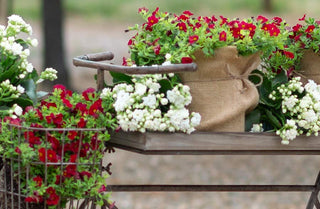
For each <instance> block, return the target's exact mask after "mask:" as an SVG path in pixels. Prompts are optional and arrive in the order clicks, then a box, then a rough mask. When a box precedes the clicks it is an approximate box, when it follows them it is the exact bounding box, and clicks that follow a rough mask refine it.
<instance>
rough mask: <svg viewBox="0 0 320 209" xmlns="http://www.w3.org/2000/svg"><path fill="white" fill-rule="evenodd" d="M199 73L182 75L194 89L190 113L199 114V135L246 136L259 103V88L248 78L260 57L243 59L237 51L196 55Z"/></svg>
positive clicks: (200, 52)
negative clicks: (248, 122)
mask: <svg viewBox="0 0 320 209" xmlns="http://www.w3.org/2000/svg"><path fill="white" fill-rule="evenodd" d="M195 57H196V63H197V66H198V70H197V71H196V72H191V73H190V72H186V73H181V74H180V76H181V79H182V81H183V83H184V84H186V85H188V86H190V92H191V95H192V103H191V105H190V106H189V110H190V111H194V112H199V113H200V115H201V117H202V118H201V123H200V125H199V126H198V127H196V129H197V130H199V131H215V132H229V131H230V132H243V131H244V129H245V125H244V124H245V113H246V112H248V111H251V110H253V109H254V107H256V105H257V104H258V102H259V93H258V91H257V88H256V87H255V86H254V85H253V84H252V83H251V82H250V81H249V80H248V75H249V74H250V73H251V72H252V70H254V69H256V68H257V66H258V65H259V64H260V54H259V53H256V54H253V55H249V56H239V55H238V52H237V49H236V47H231V46H230V47H223V48H220V49H217V50H215V55H214V56H211V57H206V56H205V55H204V54H203V53H202V51H197V52H196V53H195Z"/></svg>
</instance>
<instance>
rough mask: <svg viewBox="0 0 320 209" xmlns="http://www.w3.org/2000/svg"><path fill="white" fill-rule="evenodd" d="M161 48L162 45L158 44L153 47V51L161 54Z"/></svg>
mask: <svg viewBox="0 0 320 209" xmlns="http://www.w3.org/2000/svg"><path fill="white" fill-rule="evenodd" d="M160 50H161V47H160V45H157V46H155V47H154V48H153V52H154V53H155V54H156V55H159V54H160Z"/></svg>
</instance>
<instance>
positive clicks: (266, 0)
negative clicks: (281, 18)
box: [263, 0, 272, 12]
mask: <svg viewBox="0 0 320 209" xmlns="http://www.w3.org/2000/svg"><path fill="white" fill-rule="evenodd" d="M263 10H264V11H265V12H272V3H271V0H263Z"/></svg>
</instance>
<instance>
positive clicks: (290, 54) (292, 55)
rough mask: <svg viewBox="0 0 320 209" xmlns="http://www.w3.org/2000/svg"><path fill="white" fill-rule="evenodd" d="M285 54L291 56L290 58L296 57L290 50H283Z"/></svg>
mask: <svg viewBox="0 0 320 209" xmlns="http://www.w3.org/2000/svg"><path fill="white" fill-rule="evenodd" d="M283 54H284V55H285V56H286V57H288V58H290V59H293V58H294V54H293V53H292V52H289V51H283Z"/></svg>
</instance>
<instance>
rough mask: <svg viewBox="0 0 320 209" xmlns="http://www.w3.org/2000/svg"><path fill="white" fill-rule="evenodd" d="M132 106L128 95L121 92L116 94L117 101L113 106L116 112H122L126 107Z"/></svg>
mask: <svg viewBox="0 0 320 209" xmlns="http://www.w3.org/2000/svg"><path fill="white" fill-rule="evenodd" d="M131 104H132V102H131V97H130V94H129V93H127V92H125V91H123V90H121V91H119V92H118V94H117V99H116V101H115V103H114V104H113V106H114V108H115V110H116V111H117V112H120V111H124V110H125V108H126V107H128V106H130V105H131Z"/></svg>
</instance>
